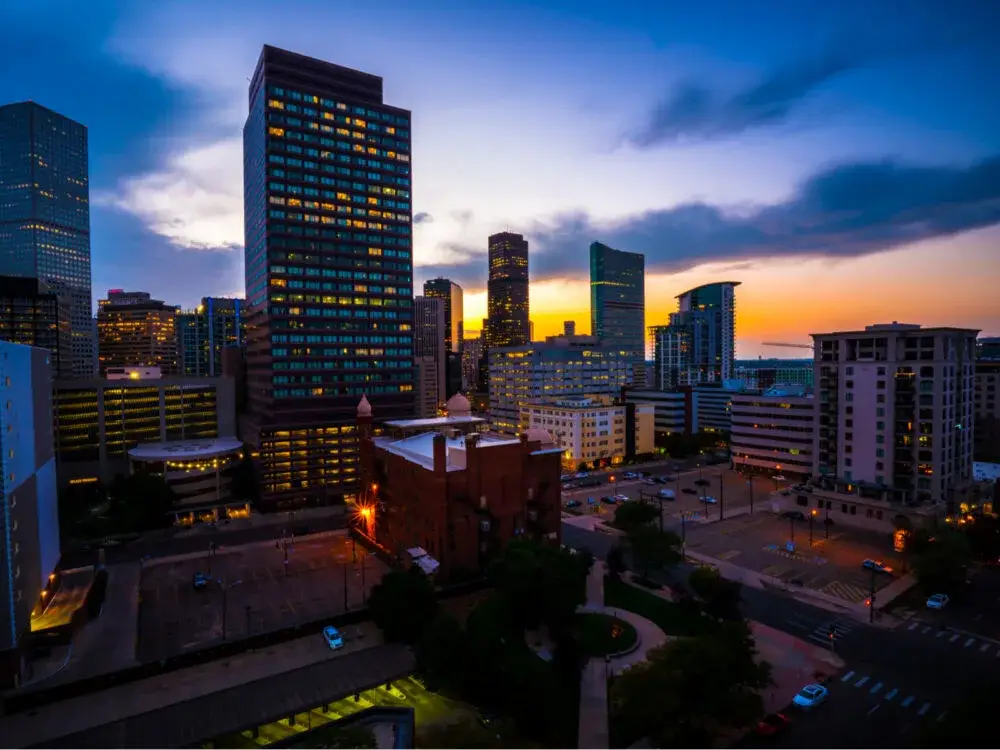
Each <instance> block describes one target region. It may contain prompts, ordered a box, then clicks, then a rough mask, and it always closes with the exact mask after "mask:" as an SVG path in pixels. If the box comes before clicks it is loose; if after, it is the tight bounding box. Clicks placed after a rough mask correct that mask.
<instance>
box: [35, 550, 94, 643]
mask: <svg viewBox="0 0 1000 750" xmlns="http://www.w3.org/2000/svg"><path fill="white" fill-rule="evenodd" d="M59 578H60V580H59V588H58V589H56V593H55V595H54V596H53V597H52V600H51V601H50V602H49V604H48V606H47V607H46V608H45V609H44V610H43V611H42V612H40V613H39V614H38V615H36V616H34V617H32V618H31V632H33V633H39V632H42V631H44V630H52V629H55V628H61V627H63V626H65V625H69V624H70V622H71V621H72V620H73V615H74V614H75V613H76V611H77V610H78V609H80V607H82V606H83V604H84V602H85V601H86V600H87V594H89V593H90V589H91V587H92V586H93V585H94V566H93V565H90V566H88V567H86V568H75V569H73V570H64V571H63V572H62V573H60V574H59Z"/></svg>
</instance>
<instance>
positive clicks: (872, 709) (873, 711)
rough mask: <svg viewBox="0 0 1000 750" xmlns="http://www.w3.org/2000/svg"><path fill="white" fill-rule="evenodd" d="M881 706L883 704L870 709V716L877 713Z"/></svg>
mask: <svg viewBox="0 0 1000 750" xmlns="http://www.w3.org/2000/svg"><path fill="white" fill-rule="evenodd" d="M881 705H882V704H881V703H876V704H875V705H874V706H872V707H871V708H870V709H868V715H869V716H871V715H872V714H873V713H875V712H876V711H878V709H879V706H881Z"/></svg>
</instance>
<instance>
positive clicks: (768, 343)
mask: <svg viewBox="0 0 1000 750" xmlns="http://www.w3.org/2000/svg"><path fill="white" fill-rule="evenodd" d="M761 346H787V347H789V348H791V349H812V348H813V345H812V344H786V343H784V342H782V341H765V342H764V343H762V344H761Z"/></svg>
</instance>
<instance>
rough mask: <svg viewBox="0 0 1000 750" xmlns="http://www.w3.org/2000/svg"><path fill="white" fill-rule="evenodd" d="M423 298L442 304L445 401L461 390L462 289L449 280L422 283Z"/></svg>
mask: <svg viewBox="0 0 1000 750" xmlns="http://www.w3.org/2000/svg"><path fill="white" fill-rule="evenodd" d="M424 296H425V297H436V298H438V299H440V300H442V301H443V302H444V326H445V336H444V343H445V349H446V350H447V351H446V353H445V392H444V399H445V400H447V399H449V398H451V397H452V396H454V395H455V394H456V393H458V392H459V391H461V390H462V342H463V341H464V339H465V321H464V318H465V315H464V307H465V302H464V300H463V295H462V287H460V286H459V285H458V284H456V283H455V282H454V281H451V280H449V279H430V280H429V281H425V282H424Z"/></svg>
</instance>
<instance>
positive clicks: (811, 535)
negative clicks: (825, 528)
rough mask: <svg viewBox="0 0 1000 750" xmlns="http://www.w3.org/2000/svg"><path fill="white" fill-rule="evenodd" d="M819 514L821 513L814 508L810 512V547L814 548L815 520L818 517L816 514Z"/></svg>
mask: <svg viewBox="0 0 1000 750" xmlns="http://www.w3.org/2000/svg"><path fill="white" fill-rule="evenodd" d="M818 512H819V511H817V510H816V509H815V508H813V509H812V510H811V511H809V546H810V547H812V546H813V519H814V518H815V517H816V514H817V513H818Z"/></svg>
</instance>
